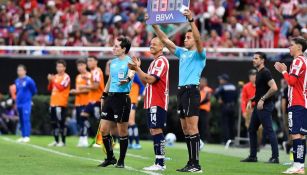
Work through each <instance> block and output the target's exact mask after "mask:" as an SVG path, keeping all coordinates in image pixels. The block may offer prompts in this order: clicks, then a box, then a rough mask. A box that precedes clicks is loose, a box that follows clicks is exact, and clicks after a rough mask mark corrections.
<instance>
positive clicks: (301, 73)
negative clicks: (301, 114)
mask: <svg viewBox="0 0 307 175" xmlns="http://www.w3.org/2000/svg"><path fill="white" fill-rule="evenodd" d="M306 68H307V59H306V58H305V57H304V56H298V57H296V58H295V59H294V60H293V62H292V64H291V67H290V72H289V74H287V73H284V74H283V75H284V78H285V79H286V81H287V83H288V98H289V107H290V106H303V107H305V108H307V71H306Z"/></svg>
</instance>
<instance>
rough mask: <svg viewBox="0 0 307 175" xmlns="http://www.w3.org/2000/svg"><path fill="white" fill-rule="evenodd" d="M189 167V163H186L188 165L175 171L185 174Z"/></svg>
mask: <svg viewBox="0 0 307 175" xmlns="http://www.w3.org/2000/svg"><path fill="white" fill-rule="evenodd" d="M190 165H191V163H190V161H188V163H187V164H186V165H185V166H184V167H183V168H180V169H177V170H176V171H178V172H186V169H187V168H188V167H189V166H190Z"/></svg>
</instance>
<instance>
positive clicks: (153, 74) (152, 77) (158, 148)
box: [129, 37, 169, 171]
mask: <svg viewBox="0 0 307 175" xmlns="http://www.w3.org/2000/svg"><path fill="white" fill-rule="evenodd" d="M163 47H164V45H163V43H162V42H161V40H160V39H159V38H158V37H155V38H153V39H152V40H151V42H150V53H151V54H152V55H153V56H154V60H153V61H152V62H151V64H150V66H149V68H148V71H147V73H144V72H143V71H142V70H141V68H140V61H139V60H138V59H136V58H133V61H134V62H135V64H129V67H131V69H133V70H135V71H136V73H137V74H138V75H139V77H140V79H141V80H142V81H143V82H145V83H146V88H145V98H144V108H145V109H147V123H148V127H149V130H150V134H151V135H152V137H153V145H154V152H155V155H156V160H155V164H154V165H152V166H149V167H145V168H144V170H147V171H158V170H165V169H166V166H165V165H164V158H165V151H164V147H165V138H164V134H163V128H165V127H166V111H167V105H168V91H169V79H168V77H169V63H168V60H167V58H166V57H165V56H163Z"/></svg>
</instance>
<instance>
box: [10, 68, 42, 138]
mask: <svg viewBox="0 0 307 175" xmlns="http://www.w3.org/2000/svg"><path fill="white" fill-rule="evenodd" d="M17 75H18V78H17V79H16V80H15V85H16V105H17V110H18V116H19V123H20V129H21V136H22V138H20V139H18V140H17V141H18V142H29V141H30V134H31V108H32V97H33V95H34V94H36V92H37V88H36V85H35V82H34V81H33V79H32V78H31V77H29V76H27V69H26V67H25V66H24V65H22V64H21V65H19V66H18V67H17Z"/></svg>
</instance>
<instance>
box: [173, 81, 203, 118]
mask: <svg viewBox="0 0 307 175" xmlns="http://www.w3.org/2000/svg"><path fill="white" fill-rule="evenodd" d="M199 106H200V92H199V86H198V85H186V86H179V87H178V94H177V108H178V114H179V117H180V118H185V117H192V116H199Z"/></svg>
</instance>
